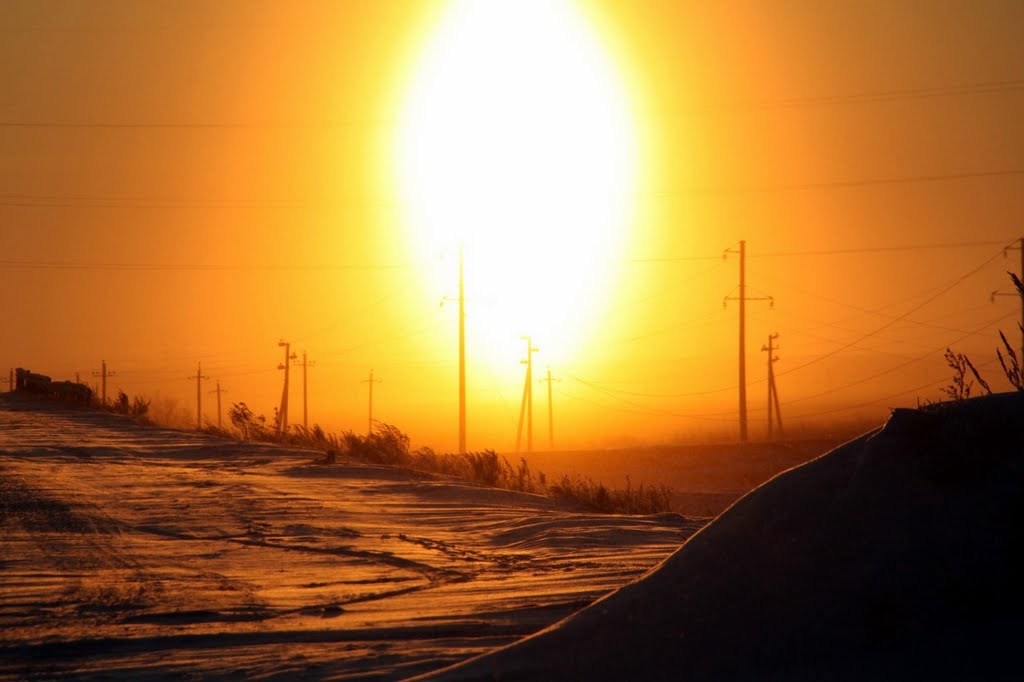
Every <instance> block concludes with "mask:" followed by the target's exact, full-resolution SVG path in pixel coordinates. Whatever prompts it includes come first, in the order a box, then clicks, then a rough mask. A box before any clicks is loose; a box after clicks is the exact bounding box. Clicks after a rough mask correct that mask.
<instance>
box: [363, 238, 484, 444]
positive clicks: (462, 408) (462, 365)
mask: <svg viewBox="0 0 1024 682" xmlns="http://www.w3.org/2000/svg"><path fill="white" fill-rule="evenodd" d="M371 385H372V384H371ZM459 454H460V455H464V454H466V289H465V282H464V279H463V275H462V245H461V244H460V245H459Z"/></svg>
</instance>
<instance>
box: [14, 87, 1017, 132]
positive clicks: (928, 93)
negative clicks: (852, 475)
mask: <svg viewBox="0 0 1024 682" xmlns="http://www.w3.org/2000/svg"><path fill="white" fill-rule="evenodd" d="M1022 90H1024V81H1020V80H1000V81H982V82H976V83H963V84H957V85H947V86H939V87H930V88H900V89H890V90H876V91H866V92H856V93H837V94H831V95H812V96H804V97H781V98H775V99H765V100H760V101H757V100H753V101H747V102H717V103H710V104H707V105H704V106H697V107H693V108H691V109H689V110H688V111H686V112H666V113H664V114H662V116H663V117H672V118H675V117H679V116H681V115H686V114H689V113H698V112H706V111H714V112H719V111H723V110H726V111H728V110H733V111H743V110H747V111H756V110H765V109H784V108H800V107H820V106H829V105H832V106H835V105H843V104H867V103H876V102H888V101H893V100H901V99H931V98H939V97H957V96H964V95H983V94H998V93H1006V92H1019V91H1022ZM656 116H657V115H656ZM397 124H398V119H397V118H393V117H380V118H362V119H347V120H322V121H263V122H259V121H142V120H136V121H82V120H79V121H57V120H41V119H36V120H32V119H15V120H8V121H0V128H13V129H19V128H27V129H32V128H36V129H69V130H74V129H81V130H316V129H324V128H351V127H376V126H394V125H397Z"/></svg>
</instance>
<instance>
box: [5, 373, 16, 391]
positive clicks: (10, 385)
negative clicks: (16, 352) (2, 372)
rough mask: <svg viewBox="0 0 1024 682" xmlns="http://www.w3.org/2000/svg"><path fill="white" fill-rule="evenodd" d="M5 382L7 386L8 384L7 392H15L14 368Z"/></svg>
mask: <svg viewBox="0 0 1024 682" xmlns="http://www.w3.org/2000/svg"><path fill="white" fill-rule="evenodd" d="M3 382H4V383H5V384H7V390H8V391H13V390H14V368H13V367H12V368H11V372H10V376H8V377H7V378H6V379H4V380H3Z"/></svg>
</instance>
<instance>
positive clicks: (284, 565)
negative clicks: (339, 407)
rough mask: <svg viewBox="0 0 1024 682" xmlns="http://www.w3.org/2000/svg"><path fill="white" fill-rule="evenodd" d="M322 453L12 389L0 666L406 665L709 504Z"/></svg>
mask: <svg viewBox="0 0 1024 682" xmlns="http://www.w3.org/2000/svg"><path fill="white" fill-rule="evenodd" d="M319 456H320V455H319V453H314V452H309V451H302V450H294V449H287V448H281V447H276V446H267V445H259V444H251V443H235V442H229V441H223V440H218V439H215V438H212V437H208V436H205V435H202V434H195V433H186V432H179V431H171V430H164V429H158V428H149V427H142V426H138V425H136V424H133V423H132V422H130V421H128V420H126V419H122V418H119V417H117V416H114V415H108V414H103V413H99V412H91V411H84V410H73V409H63V408H60V407H57V406H51V405H44V404H39V403H29V402H25V401H23V400H21V399H19V398H17V397H16V396H13V395H10V394H6V395H3V396H0V544H2V554H0V676H3V677H7V678H12V679H17V678H22V677H28V676H33V675H35V676H40V677H44V678H52V677H61V676H65V675H67V676H74V677H76V678H90V677H95V678H104V679H106V678H110V677H121V678H125V679H143V678H179V677H204V678H206V677H217V676H225V677H228V676H236V675H237V676H244V677H249V678H260V679H273V678H280V679H293V678H296V677H307V678H315V679H398V678H402V677H405V676H408V675H414V674H417V673H423V672H427V671H430V670H434V669H437V668H440V667H443V666H445V665H448V664H451V663H455V662H458V661H461V660H464V659H467V658H470V657H472V656H475V655H477V654H480V653H482V652H486V651H489V650H491V649H494V648H496V647H498V646H501V645H505V644H508V643H510V642H512V641H515V640H517V639H519V638H521V637H523V636H525V635H529V634H531V633H534V632H536V631H538V630H540V629H542V628H544V627H546V626H548V625H551V624H552V623H555V622H556V621H558V620H560V619H562V618H564V617H565V616H568V615H570V614H571V613H573V612H575V611H578V610H579V609H581V608H583V607H585V606H587V605H588V604H590V603H592V602H593V601H594V600H595V599H598V598H600V597H602V596H604V595H606V594H608V593H609V592H610V591H612V590H614V589H616V588H618V587H620V586H622V585H624V584H626V583H627V582H629V581H630V580H632V579H633V578H636V577H637V576H639V575H640V574H642V573H644V572H645V571H647V570H648V569H650V568H651V567H653V566H654V565H656V564H657V563H658V562H660V561H662V560H663V559H665V558H666V557H667V556H668V555H669V554H671V553H672V552H673V551H674V550H676V549H677V548H678V547H679V545H680V544H681V543H682V542H683V541H685V540H686V538H688V537H689V536H691V535H692V534H693V533H694V532H696V531H697V530H698V529H699V528H700V527H701V526H702V525H703V524H704V523H705V521H706V519H694V518H684V517H682V516H679V515H675V514H664V515H659V516H656V517H624V516H606V515H596V514H589V513H586V512H583V511H581V510H579V509H573V508H572V507H571V506H569V505H567V504H565V503H562V502H557V501H554V500H550V499H547V498H542V497H537V496H532V495H524V494H518V493H511V492H507V491H499V490H491V489H482V488H477V487H472V486H469V485H464V484H461V483H459V482H456V481H452V480H442V479H439V478H437V477H433V476H428V475H420V474H417V473H414V472H409V471H404V470H400V469H393V468H387V467H379V466H371V465H366V464H361V463H357V462H351V461H339V462H338V463H337V464H333V465H324V464H319V463H317V461H316V460H317V458H318V457H319Z"/></svg>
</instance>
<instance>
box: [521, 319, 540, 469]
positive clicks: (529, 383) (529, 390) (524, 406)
mask: <svg viewBox="0 0 1024 682" xmlns="http://www.w3.org/2000/svg"><path fill="white" fill-rule="evenodd" d="M521 338H522V340H523V341H526V359H525V360H520V361H519V364H521V365H526V382H525V383H524V384H523V401H522V403H521V404H520V405H519V428H518V429H517V430H516V452H519V447H520V445H521V443H522V440H523V414H524V413H525V414H526V451H527V452H533V354H534V353H536V352H537V351H538V350H540V349H539V348H534V347H533V341H531V339H530V337H529V336H523V337H521Z"/></svg>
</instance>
